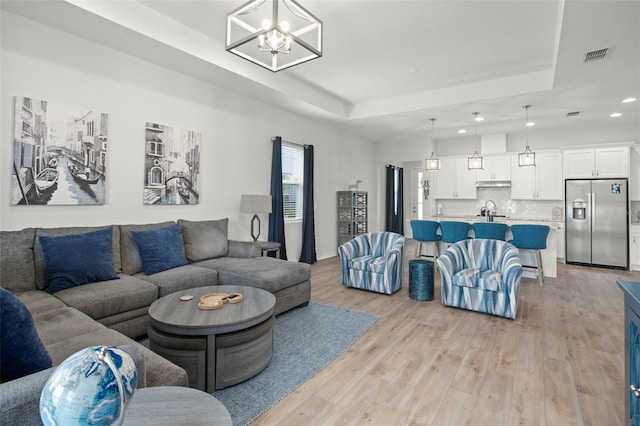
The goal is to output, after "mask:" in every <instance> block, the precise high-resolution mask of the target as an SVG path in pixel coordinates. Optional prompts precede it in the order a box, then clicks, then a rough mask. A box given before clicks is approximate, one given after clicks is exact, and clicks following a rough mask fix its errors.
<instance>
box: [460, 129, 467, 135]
mask: <svg viewBox="0 0 640 426" xmlns="http://www.w3.org/2000/svg"><path fill="white" fill-rule="evenodd" d="M458 133H460V134H463V133H467V131H466V130H465V129H460V130H458Z"/></svg>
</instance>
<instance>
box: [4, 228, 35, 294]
mask: <svg viewBox="0 0 640 426" xmlns="http://www.w3.org/2000/svg"><path fill="white" fill-rule="evenodd" d="M34 238H35V229H33V228H27V229H23V230H22V231H1V232H0V259H2V261H0V283H2V284H1V285H2V288H6V289H7V290H9V291H11V292H13V293H19V292H21V291H28V290H35V289H36V284H35V266H34V264H33V240H34Z"/></svg>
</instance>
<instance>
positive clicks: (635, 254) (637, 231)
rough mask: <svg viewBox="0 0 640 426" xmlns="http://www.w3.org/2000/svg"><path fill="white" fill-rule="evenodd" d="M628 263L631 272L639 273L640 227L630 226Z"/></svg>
mask: <svg viewBox="0 0 640 426" xmlns="http://www.w3.org/2000/svg"><path fill="white" fill-rule="evenodd" d="M629 263H630V264H631V270H632V271H640V226H634V225H632V226H631V232H630V233H629Z"/></svg>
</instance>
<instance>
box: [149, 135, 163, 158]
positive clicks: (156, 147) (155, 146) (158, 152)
mask: <svg viewBox="0 0 640 426" xmlns="http://www.w3.org/2000/svg"><path fill="white" fill-rule="evenodd" d="M163 146H164V144H163V143H162V141H161V140H155V139H154V140H150V141H147V155H152V156H154V157H162V155H163V152H162V148H163Z"/></svg>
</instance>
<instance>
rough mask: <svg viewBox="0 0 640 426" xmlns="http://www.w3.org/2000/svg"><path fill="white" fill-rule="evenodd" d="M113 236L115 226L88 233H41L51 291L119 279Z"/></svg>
mask: <svg viewBox="0 0 640 426" xmlns="http://www.w3.org/2000/svg"><path fill="white" fill-rule="evenodd" d="M112 239H113V228H111V227H109V228H105V229H101V230H99V231H92V232H86V233H84V234H72V235H61V236H56V237H50V236H44V235H43V236H41V237H40V244H41V245H42V251H43V252H44V260H45V264H46V266H47V279H48V281H49V292H50V293H52V294H53V293H55V292H58V291H60V290H64V289H67V288H72V287H76V286H79V285H82V284H88V283H93V282H98V281H107V280H117V279H119V278H120V277H118V275H117V274H116V272H115V270H114V267H113V245H112Z"/></svg>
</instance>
